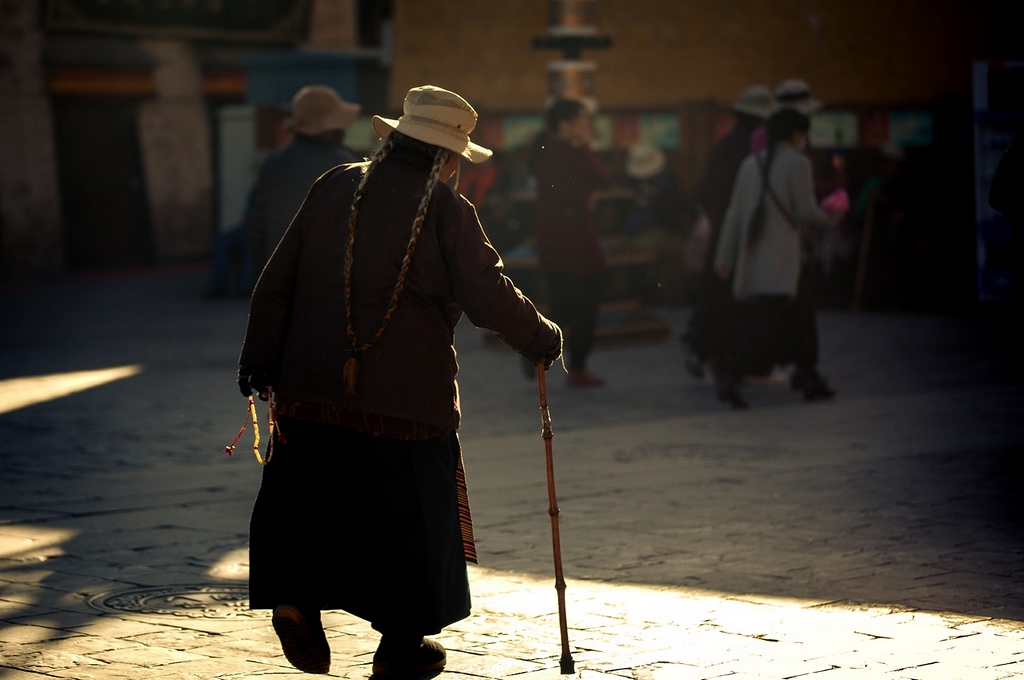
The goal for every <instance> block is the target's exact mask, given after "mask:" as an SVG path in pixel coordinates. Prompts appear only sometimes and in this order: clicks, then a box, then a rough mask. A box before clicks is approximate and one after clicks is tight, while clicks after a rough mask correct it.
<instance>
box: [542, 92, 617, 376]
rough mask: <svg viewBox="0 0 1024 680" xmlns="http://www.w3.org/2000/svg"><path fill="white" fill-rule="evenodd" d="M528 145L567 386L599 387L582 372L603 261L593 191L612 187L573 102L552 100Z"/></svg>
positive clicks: (601, 291)
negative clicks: (561, 333)
mask: <svg viewBox="0 0 1024 680" xmlns="http://www.w3.org/2000/svg"><path fill="white" fill-rule="evenodd" d="M544 122H545V125H544V130H542V131H541V133H540V134H539V135H538V136H537V138H536V139H535V140H534V143H533V146H532V148H531V153H530V169H531V171H532V172H533V176H534V177H535V179H536V182H537V208H536V219H535V225H536V226H535V230H536V240H537V258H538V261H539V265H540V271H541V274H542V275H543V277H544V282H545V284H546V287H547V291H548V299H549V300H550V302H551V318H552V319H554V320H555V321H556V322H557V323H558V324H559V325H560V326H561V327H562V330H563V331H564V332H565V343H566V354H567V355H568V360H569V375H568V378H567V380H566V384H567V385H568V386H569V387H599V386H601V385H604V379H602V378H600V377H598V376H596V375H594V374H593V373H591V372H590V371H589V370H587V359H588V357H589V356H590V353H591V352H592V351H593V349H594V341H595V336H596V333H597V318H598V305H599V304H600V303H601V300H602V298H603V297H604V295H605V290H606V288H607V282H606V279H607V275H608V263H607V260H606V258H605V254H604V251H603V249H602V246H601V239H600V237H599V235H598V232H597V224H596V222H595V220H594V200H593V194H594V192H595V191H598V190H600V189H606V188H608V187H609V186H611V184H612V179H611V175H610V173H609V172H608V169H607V168H606V167H605V166H604V163H602V161H601V159H600V158H599V157H598V155H597V154H596V153H595V152H594V150H593V148H592V147H593V141H594V133H593V127H592V122H591V116H590V112H589V111H588V110H587V107H586V105H585V104H584V103H583V102H581V101H579V100H575V99H558V100H556V101H554V102H553V103H552V104H551V106H549V107H548V110H547V112H546V114H545V121H544Z"/></svg>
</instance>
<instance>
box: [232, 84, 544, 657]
mask: <svg viewBox="0 0 1024 680" xmlns="http://www.w3.org/2000/svg"><path fill="white" fill-rule="evenodd" d="M476 119H477V114H476V111H474V110H473V108H472V107H471V106H470V105H469V103H468V102H466V100H464V99H463V98H462V97H460V96H459V95H457V94H455V93H454V92H450V91H448V90H445V89H442V88H439V87H434V86H429V85H428V86H423V87H416V88H413V89H411V90H409V92H408V94H407V95H406V98H405V103H404V106H403V114H402V116H401V117H400V118H398V119H390V118H384V117H381V116H375V117H374V118H373V127H374V129H375V130H376V131H377V132H378V134H380V135H381V136H382V137H384V140H383V142H382V143H381V145H380V147H379V148H378V149H377V150H376V152H375V153H374V154H373V155H372V156H371V157H370V158H369V159H368V160H367V161H366V162H363V163H359V164H353V165H343V166H340V167H337V168H335V169H333V170H331V171H329V172H327V173H325V174H324V175H323V176H322V177H320V178H319V179H318V180H317V181H316V182H315V183H314V184H313V186H312V188H310V190H309V193H308V195H307V197H306V200H305V202H304V203H303V205H302V208H301V209H300V210H299V212H298V213H297V214H296V215H295V218H294V219H293V220H292V223H291V225H290V226H289V227H288V231H287V232H286V233H285V236H284V238H283V239H282V240H281V243H280V245H279V246H278V247H277V250H275V251H274V254H273V256H272V257H271V258H270V261H269V262H268V263H267V266H266V268H265V269H264V270H263V275H262V276H261V277H260V280H259V282H258V283H257V284H256V288H255V290H254V291H253V296H252V303H251V306H250V312H249V323H248V327H247V329H246V334H245V341H244V343H243V346H242V352H241V356H240V358H239V372H238V383H239V387H240V389H241V391H242V394H243V395H247V396H251V395H252V392H253V391H255V392H256V393H257V394H259V395H260V396H261V397H263V398H268V399H270V400H271V405H272V408H273V410H274V413H276V417H277V421H278V423H279V425H280V427H279V429H278V432H280V433H283V435H282V437H281V438H278V439H276V440H275V442H274V444H275V448H274V452H273V458H272V459H271V460H270V461H269V462H268V463H267V465H266V467H264V471H263V482H262V485H261V487H260V491H259V495H258V496H257V498H256V503H255V505H254V507H253V512H252V519H251V526H250V541H249V544H250V560H249V561H250V582H249V597H250V603H251V606H252V607H254V608H260V609H272V610H273V619H272V621H273V625H274V628H275V630H276V631H277V633H278V636H279V638H280V640H281V645H282V648H283V649H284V652H285V656H286V657H287V658H288V660H289V661H290V662H291V663H292V664H293V665H294V666H295V667H296V668H298V669H300V670H303V671H305V672H308V673H326V672H327V671H328V670H329V668H330V648H329V647H328V644H327V641H326V638H325V635H324V632H323V627H322V625H321V623H320V612H321V610H325V609H343V610H345V611H347V612H350V613H351V614H354V615H356V616H359V617H361V618H364V619H366V620H368V621H369V622H370V623H371V624H372V626H373V627H374V628H375V629H376V630H377V631H379V632H380V633H381V641H380V645H379V647H378V649H377V651H376V653H375V654H374V656H373V664H372V672H373V674H374V676H375V677H408V676H414V675H420V674H429V673H435V672H437V671H439V670H440V669H442V668H443V667H444V665H445V660H446V655H445V650H444V648H443V647H442V646H441V645H440V644H438V643H437V642H436V641H434V640H430V639H427V638H425V637H424V636H425V635H431V634H435V633H438V632H440V631H441V629H442V628H444V627H445V626H447V625H449V624H451V623H453V622H455V621H458V620H460V619H462V618H465V617H466V616H467V615H468V614H469V604H470V602H469V585H468V579H467V574H466V562H467V560H471V561H475V547H474V545H473V540H472V524H471V522H470V519H469V506H468V496H467V495H466V493H465V486H464V482H465V475H464V471H463V467H462V455H461V450H460V446H459V440H458V436H457V431H458V428H459V425H460V413H459V391H458V386H457V383H456V380H455V376H456V372H457V370H458V364H457V362H456V358H455V346H454V334H455V327H456V326H457V325H458V323H459V320H460V319H461V318H462V316H463V313H465V315H466V316H468V317H469V319H470V320H471V321H472V322H473V324H474V325H475V326H478V327H482V328H488V329H490V330H492V331H493V332H494V333H495V334H496V335H497V336H498V337H499V338H501V339H502V340H503V341H504V342H505V343H506V344H508V345H509V346H511V347H512V348H513V349H515V350H516V351H518V352H519V353H520V354H521V355H522V356H523V357H524V358H525V359H527V360H529V361H531V362H534V363H535V364H536V363H539V362H543V363H544V365H546V366H550V365H551V363H552V362H554V361H555V360H556V359H557V358H558V357H559V356H561V351H562V334H561V331H560V329H559V328H558V326H557V325H555V324H554V323H552V322H550V321H548V320H547V319H546V318H544V317H543V316H542V315H541V314H540V313H539V312H538V311H537V309H536V307H535V306H534V305H533V303H532V302H530V300H528V299H527V298H525V297H524V296H523V295H522V294H521V293H520V292H519V290H518V289H517V288H516V287H515V285H513V283H512V282H511V281H510V280H509V279H508V278H507V277H506V276H505V275H504V273H503V271H502V263H501V258H500V257H499V256H498V253H497V252H495V250H494V248H492V247H491V244H490V243H489V242H488V239H487V236H486V235H485V233H484V231H483V228H482V227H481V225H480V222H479V220H478V219H477V216H476V211H475V210H474V208H473V205H472V204H471V203H470V202H469V201H468V200H466V199H465V198H464V197H462V196H460V195H459V194H458V193H457V192H456V191H455V190H454V189H452V188H451V187H450V186H448V185H447V184H446V183H445V182H446V181H447V180H448V179H450V178H451V177H452V176H453V175H455V174H456V172H457V170H458V166H459V162H460V159H465V160H468V161H470V162H480V161H483V160H485V159H487V158H488V157H490V155H491V152H490V150H488V149H486V148H484V147H482V146H479V145H478V144H475V143H474V142H473V141H471V139H470V133H472V131H473V129H474V127H475V125H476Z"/></svg>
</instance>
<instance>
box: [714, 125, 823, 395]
mask: <svg viewBox="0 0 1024 680" xmlns="http://www.w3.org/2000/svg"><path fill="white" fill-rule="evenodd" d="M809 129H810V120H809V118H808V117H807V116H805V115H804V114H802V113H800V112H799V111H797V110H796V109H793V108H789V107H783V108H780V109H779V110H777V111H776V112H775V113H773V114H772V117H771V118H769V119H768V142H769V144H768V148H767V149H766V150H765V151H764V152H761V153H758V154H751V155H750V156H747V158H746V159H745V160H744V161H743V163H742V165H741V166H740V170H739V174H738V175H737V177H736V184H735V186H734V187H733V191H732V200H731V201H730V203H729V209H728V210H727V211H726V215H725V221H724V223H723V225H722V233H721V236H720V238H719V242H718V247H717V249H716V251H715V271H716V273H717V274H718V275H719V277H720V278H721V279H722V280H723V281H729V282H731V285H732V292H733V296H734V297H735V298H736V299H737V300H740V301H742V303H743V307H744V308H745V311H746V313H745V314H744V316H745V317H746V318H745V319H744V320H743V322H742V323H741V324H740V327H739V328H738V329H737V330H738V333H737V336H736V339H735V346H734V352H735V355H734V358H733V361H732V363H731V365H730V366H729V369H728V371H727V372H726V373H725V375H722V376H719V378H720V380H719V398H720V399H721V400H722V401H727V402H730V403H731V404H732V406H733V407H734V408H747V407H748V406H749V404H748V403H747V401H746V400H745V399H744V398H743V396H742V395H741V394H740V391H739V388H740V384H741V383H742V380H743V378H744V377H745V376H748V375H759V374H763V373H765V372H766V371H768V370H770V369H771V367H772V366H773V365H774V364H775V363H793V364H795V368H796V370H795V372H794V374H793V381H792V382H791V386H793V387H794V389H799V390H800V391H802V392H803V394H804V398H805V399H806V400H808V401H813V400H815V399H827V398H830V397H832V396H834V394H835V392H834V391H833V390H832V389H831V387H829V385H828V382H827V381H826V380H825V378H824V377H823V376H822V375H821V374H820V373H818V369H817V364H818V338H817V321H816V316H815V314H814V308H813V306H812V305H811V304H810V296H809V292H808V291H807V290H805V289H806V287H807V286H809V285H810V283H811V279H810V278H809V277H808V276H807V274H806V267H807V266H808V264H809V255H808V252H807V250H808V247H807V246H808V243H809V233H810V231H811V230H812V229H814V228H821V229H828V228H831V227H832V226H834V225H835V224H836V223H837V222H838V220H839V219H841V217H842V214H841V212H840V211H841V210H842V209H841V208H838V207H837V208H836V210H837V212H835V213H828V212H826V211H825V210H823V209H822V208H821V207H819V206H818V203H817V199H816V198H815V194H814V180H813V174H812V171H811V162H810V160H808V159H807V157H806V156H805V155H804V154H803V153H802V151H801V148H802V147H803V145H804V143H805V142H806V137H807V133H808V130H809Z"/></svg>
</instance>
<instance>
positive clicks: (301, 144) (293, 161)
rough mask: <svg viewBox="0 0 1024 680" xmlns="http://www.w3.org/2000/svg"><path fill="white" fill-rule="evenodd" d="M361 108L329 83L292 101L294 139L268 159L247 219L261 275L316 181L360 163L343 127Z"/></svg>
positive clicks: (310, 87) (304, 90)
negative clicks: (336, 169) (338, 168)
mask: <svg viewBox="0 0 1024 680" xmlns="http://www.w3.org/2000/svg"><path fill="white" fill-rule="evenodd" d="M361 110H362V107H361V106H360V105H359V104H352V103H350V102H346V101H345V100H344V99H342V98H341V96H340V95H339V94H338V93H337V92H336V91H335V90H334V89H332V88H330V87H328V86H326V85H308V86H306V87H303V88H302V89H300V90H299V91H298V92H296V93H295V96H294V97H292V105H291V115H290V117H289V118H288V120H287V126H288V128H289V129H290V131H291V132H293V133H294V135H295V136H294V139H292V141H291V142H289V143H288V144H286V145H285V146H283V147H281V148H280V149H277V150H275V151H274V152H272V153H271V154H270V155H269V156H267V158H266V160H265V161H263V164H262V165H261V166H260V171H259V175H258V177H257V179H256V184H255V185H254V186H253V188H252V191H251V193H250V195H249V205H248V209H247V211H246V218H245V219H246V223H247V225H248V230H249V246H250V248H251V254H252V259H253V264H254V267H255V271H256V273H257V274H259V272H260V271H261V270H262V269H263V266H264V265H265V264H266V263H267V260H269V259H270V254H271V253H272V252H274V248H275V247H276V246H277V243H278V241H280V240H281V237H282V236H283V235H284V231H285V229H287V228H288V223H289V222H291V219H292V217H293V216H294V215H295V211H296V210H298V209H299V206H300V205H301V204H302V199H303V198H304V197H305V196H306V191H308V190H309V187H310V186H311V185H312V184H313V182H314V181H316V178H317V177H319V176H320V175H322V174H323V173H325V172H327V171H328V170H330V169H331V168H333V167H335V166H337V165H341V164H342V163H355V162H356V161H358V160H360V159H359V157H358V156H357V155H356V154H355V152H353V151H352V150H351V149H349V148H347V147H346V146H345V145H344V141H345V128H347V127H348V126H349V125H351V124H352V123H353V122H354V121H355V120H356V118H358V117H359V112H360V111H361Z"/></svg>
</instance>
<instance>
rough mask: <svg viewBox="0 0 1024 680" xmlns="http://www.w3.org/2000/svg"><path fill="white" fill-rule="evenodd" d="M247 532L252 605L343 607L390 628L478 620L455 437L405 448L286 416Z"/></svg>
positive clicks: (425, 629) (420, 629)
mask: <svg viewBox="0 0 1024 680" xmlns="http://www.w3.org/2000/svg"><path fill="white" fill-rule="evenodd" d="M281 430H282V432H283V433H284V436H285V439H286V442H285V443H279V444H277V445H276V446H275V449H274V455H273V459H272V460H271V461H270V463H268V464H267V466H266V467H265V468H264V469H263V481H262V484H261V486H260V491H259V495H258V496H257V498H256V503H255V505H254V507H253V511H252V518H251V521H250V527H249V564H250V577H249V599H250V604H251V606H252V607H253V608H254V609H269V608H273V607H275V606H276V605H278V604H294V605H297V606H300V607H308V608H315V609H321V610H326V609H342V610H344V611H347V612H349V613H351V614H354V615H355V616H358V617H360V618H363V619H366V620H367V621H369V622H370V623H371V624H372V625H373V627H374V628H375V629H377V630H378V631H381V632H396V633H402V634H404V633H414V634H424V635H429V634H435V633H437V632H439V631H440V630H441V629H442V628H443V627H445V626H446V625H448V624H450V623H453V622H455V621H458V620H460V619H463V618H465V617H466V616H468V615H469V607H470V601H469V581H468V579H467V575H466V560H465V556H464V555H463V545H462V536H461V531H460V526H459V518H458V501H457V496H456V483H455V468H456V464H457V462H458V458H459V449H458V438H457V435H455V434H454V433H453V434H451V435H449V436H447V437H441V438H435V439H427V440H420V441H401V440H396V439H385V438H382V437H374V436H372V435H368V434H363V433H361V432H357V431H355V430H351V429H348V428H343V427H336V426H332V425H324V424H320V423H312V422H307V421H301V420H294V419H290V418H281Z"/></svg>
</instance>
